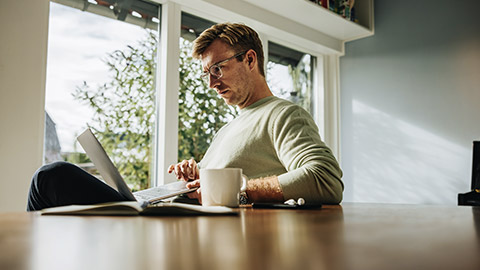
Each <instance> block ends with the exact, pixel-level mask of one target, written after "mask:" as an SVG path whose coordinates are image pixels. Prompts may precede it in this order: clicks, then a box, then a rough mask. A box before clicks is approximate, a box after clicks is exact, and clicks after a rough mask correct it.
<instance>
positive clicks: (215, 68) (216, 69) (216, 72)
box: [200, 51, 247, 84]
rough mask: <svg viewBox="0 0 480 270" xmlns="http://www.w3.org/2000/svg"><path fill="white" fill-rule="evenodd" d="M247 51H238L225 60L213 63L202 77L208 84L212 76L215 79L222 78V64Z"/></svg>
mask: <svg viewBox="0 0 480 270" xmlns="http://www.w3.org/2000/svg"><path fill="white" fill-rule="evenodd" d="M245 53H247V51H244V52H241V53H237V54H235V55H234V56H232V57H230V58H227V59H225V60H222V61H220V62H217V63H215V64H213V65H212V66H211V67H209V68H208V71H205V72H204V73H203V74H202V75H201V76H200V77H202V79H203V80H204V81H205V82H206V83H207V84H208V83H209V82H210V76H209V75H212V77H214V78H215V79H220V78H222V77H223V72H222V67H221V66H220V65H222V64H225V63H226V62H228V61H230V60H232V59H233V58H237V57H239V56H241V55H243V54H245Z"/></svg>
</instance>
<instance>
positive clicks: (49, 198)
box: [27, 162, 128, 211]
mask: <svg viewBox="0 0 480 270" xmlns="http://www.w3.org/2000/svg"><path fill="white" fill-rule="evenodd" d="M116 201H128V199H126V198H124V197H123V196H122V195H121V194H120V193H118V192H117V191H116V190H114V189H113V188H111V187H110V186H109V185H107V184H105V183H104V182H102V181H100V180H99V179H97V178H95V177H94V176H93V175H91V174H89V173H87V172H86V171H84V170H83V169H81V168H80V167H77V166H75V165H73V164H71V163H67V162H54V163H51V164H48V165H45V166H42V167H41V168H40V169H38V171H36V172H35V174H34V176H33V179H32V184H31V186H30V192H29V194H28V205H27V211H36V210H41V209H43V208H48V207H54V206H63V205H71V204H96V203H103V202H116Z"/></svg>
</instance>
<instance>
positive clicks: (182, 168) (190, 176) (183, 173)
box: [168, 158, 202, 203]
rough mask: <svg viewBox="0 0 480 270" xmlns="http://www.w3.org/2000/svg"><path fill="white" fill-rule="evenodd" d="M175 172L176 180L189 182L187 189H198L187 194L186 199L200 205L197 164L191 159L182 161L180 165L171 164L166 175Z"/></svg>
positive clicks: (200, 196) (200, 195)
mask: <svg viewBox="0 0 480 270" xmlns="http://www.w3.org/2000/svg"><path fill="white" fill-rule="evenodd" d="M172 172H175V175H176V176H177V179H179V180H183V181H191V182H189V183H187V188H194V187H199V188H198V189H197V190H195V191H192V192H190V193H187V196H188V198H190V199H197V200H198V202H199V203H202V193H201V190H200V180H198V179H199V178H200V171H199V170H198V166H197V162H195V160H194V159H193V158H192V159H190V160H183V161H182V162H180V163H177V164H172V165H170V167H168V173H172Z"/></svg>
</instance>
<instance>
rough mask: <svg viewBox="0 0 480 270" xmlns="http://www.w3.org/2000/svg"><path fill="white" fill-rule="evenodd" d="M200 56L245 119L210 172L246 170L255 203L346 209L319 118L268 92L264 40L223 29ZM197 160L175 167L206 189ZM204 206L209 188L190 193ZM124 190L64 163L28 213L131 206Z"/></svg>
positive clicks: (32, 197)
mask: <svg viewBox="0 0 480 270" xmlns="http://www.w3.org/2000/svg"><path fill="white" fill-rule="evenodd" d="M193 55H194V57H196V58H199V59H201V61H202V66H203V69H204V71H205V73H204V76H203V77H204V78H205V79H206V80H208V82H209V86H210V87H211V88H213V89H215V90H216V91H217V93H218V94H219V95H220V96H221V97H222V98H223V99H224V100H225V102H226V103H227V104H229V105H232V106H238V107H239V108H240V115H239V116H238V117H237V118H235V119H234V120H233V121H232V122H230V123H228V124H227V125H225V126H224V127H223V128H222V129H221V130H219V132H218V133H217V134H216V135H215V138H214V140H213V142H212V144H211V145H210V147H209V149H208V151H207V153H206V154H205V156H204V158H203V160H202V161H201V162H200V164H199V165H198V166H200V167H202V168H227V167H235V168H242V169H243V172H244V174H245V175H247V177H249V178H250V180H249V181H248V186H247V191H246V193H245V194H243V195H244V198H245V200H246V201H248V202H261V201H268V202H279V201H283V200H286V199H291V198H293V199H298V198H300V197H302V198H304V199H305V200H306V202H307V203H313V202H321V203H339V202H340V201H341V200H342V192H343V183H342V182H341V176H342V172H341V170H340V168H339V166H338V163H337V161H336V160H335V158H334V157H333V155H332V153H331V151H330V149H329V148H328V147H327V146H325V144H324V143H323V142H322V141H321V139H320V136H319V134H318V129H317V127H316V125H315V123H314V121H313V119H312V117H311V116H310V115H309V114H308V113H307V112H306V111H305V110H303V109H302V108H301V107H299V106H297V105H294V104H293V103H291V102H288V101H285V100H282V99H279V98H276V97H274V96H273V95H272V92H271V91H270V89H269V88H268V86H267V83H266V81H265V71H264V68H263V66H264V65H263V61H264V57H263V49H262V44H261V41H260V39H259V37H258V34H257V33H256V32H255V31H254V30H253V29H251V28H249V27H247V26H245V25H242V24H217V25H214V26H212V27H211V28H209V29H207V30H205V31H204V32H203V33H202V34H201V35H200V37H198V38H197V40H196V41H195V45H194V51H193ZM198 166H197V163H196V162H195V161H194V160H189V161H186V160H184V161H182V162H181V163H178V164H176V165H172V166H170V168H169V172H175V174H176V176H177V178H178V179H182V180H185V181H191V180H192V181H191V183H189V184H188V186H189V187H193V186H200V182H199V180H198V178H199V171H198ZM188 197H190V198H191V199H196V200H198V201H200V200H201V188H199V189H198V190H197V191H196V192H192V193H189V195H188ZM123 200H126V198H123V196H122V195H120V194H119V193H118V192H117V191H115V190H114V189H112V188H111V187H110V186H108V185H106V184H105V183H103V182H101V181H99V180H98V179H96V178H95V177H94V176H92V175H90V174H88V173H87V172H85V171H83V170H82V169H80V168H79V167H77V166H75V165H73V164H70V163H66V162H56V163H52V164H48V165H45V166H43V167H42V168H40V169H39V170H38V171H37V172H36V173H35V175H34V177H33V179H32V184H31V188H30V193H29V197H28V206H27V210H29V211H32V210H40V209H43V208H47V207H53V206H60V205H68V204H93V203H101V202H112V201H123Z"/></svg>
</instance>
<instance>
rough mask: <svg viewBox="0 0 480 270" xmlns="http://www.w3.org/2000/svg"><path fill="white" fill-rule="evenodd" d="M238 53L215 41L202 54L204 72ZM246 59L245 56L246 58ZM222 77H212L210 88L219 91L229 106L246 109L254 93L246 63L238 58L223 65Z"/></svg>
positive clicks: (221, 66)
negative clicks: (252, 92)
mask: <svg viewBox="0 0 480 270" xmlns="http://www.w3.org/2000/svg"><path fill="white" fill-rule="evenodd" d="M236 53H239V52H236V51H233V49H232V48H231V47H230V46H228V45H227V44H225V43H224V42H222V41H220V40H215V41H214V42H212V44H211V45H210V46H209V47H208V48H207V49H206V50H205V51H204V52H203V54H202V66H203V70H204V71H207V70H208V69H209V68H210V67H211V66H212V65H215V64H216V63H218V62H221V61H224V60H225V59H228V58H230V57H232V56H234V55H235V54H236ZM244 57H245V56H244ZM219 66H220V68H221V69H222V77H221V78H215V77H214V76H211V75H208V76H209V77H210V82H209V86H210V87H211V88H213V89H215V90H216V91H217V94H219V95H220V97H222V98H223V100H225V102H226V103H227V104H228V105H237V106H238V107H239V108H240V109H242V108H244V107H245V105H246V103H247V102H248V100H249V97H250V96H251V91H253V87H252V83H251V78H250V79H249V76H250V75H249V72H250V71H249V69H248V65H247V64H246V61H245V58H244V61H242V62H239V61H238V60H237V59H236V58H234V59H232V60H229V61H227V62H225V63H223V64H221V65H219Z"/></svg>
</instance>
